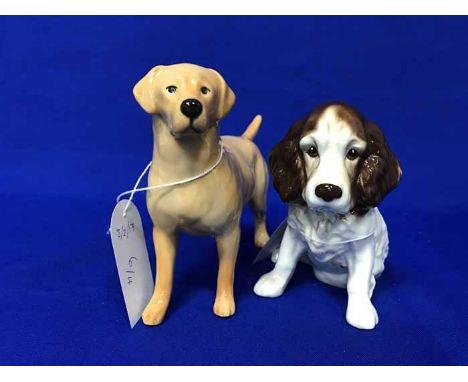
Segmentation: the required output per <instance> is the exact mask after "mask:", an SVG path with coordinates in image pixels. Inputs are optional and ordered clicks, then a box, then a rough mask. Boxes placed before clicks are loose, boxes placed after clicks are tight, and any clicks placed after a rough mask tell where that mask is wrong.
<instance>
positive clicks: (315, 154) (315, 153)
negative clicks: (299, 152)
mask: <svg viewBox="0 0 468 382" xmlns="http://www.w3.org/2000/svg"><path fill="white" fill-rule="evenodd" d="M306 154H307V155H308V156H310V157H312V158H316V157H318V150H317V147H315V146H310V147H309V149H308V150H307V151H306Z"/></svg>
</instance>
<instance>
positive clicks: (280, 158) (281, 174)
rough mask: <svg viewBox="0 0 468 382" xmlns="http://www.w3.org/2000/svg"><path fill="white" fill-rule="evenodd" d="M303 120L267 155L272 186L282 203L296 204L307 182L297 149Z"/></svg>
mask: <svg viewBox="0 0 468 382" xmlns="http://www.w3.org/2000/svg"><path fill="white" fill-rule="evenodd" d="M304 123H305V119H301V120H300V121H297V122H296V123H295V124H294V125H293V127H291V128H290V129H289V131H288V132H287V134H286V135H285V137H284V138H283V139H282V140H281V141H280V142H278V144H277V145H276V146H275V147H274V148H273V150H271V152H270V155H269V161H270V168H271V174H272V177H273V186H274V187H275V189H276V191H277V192H278V194H279V196H280V198H281V200H282V201H283V202H287V203H289V202H296V201H300V200H301V198H302V190H303V189H304V187H305V185H306V182H307V175H306V173H305V167H304V159H303V157H302V153H301V150H300V148H299V140H300V138H301V134H302V130H303V127H304Z"/></svg>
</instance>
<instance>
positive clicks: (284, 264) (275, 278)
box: [254, 226, 306, 297]
mask: <svg viewBox="0 0 468 382" xmlns="http://www.w3.org/2000/svg"><path fill="white" fill-rule="evenodd" d="M305 250H306V244H305V243H304V241H303V239H302V237H301V235H300V234H299V232H297V231H296V230H293V229H292V228H290V227H289V226H288V227H287V228H286V231H285V232H284V235H283V239H282V240H281V246H280V250H279V255H278V260H277V261H276V264H275V268H274V269H273V270H272V271H271V272H268V273H266V274H264V275H263V276H262V277H260V279H259V280H258V281H257V283H256V284H255V287H254V292H255V294H257V295H258V296H262V297H278V296H281V295H282V294H283V292H284V290H285V288H286V286H287V285H288V282H289V280H290V279H291V277H292V275H293V273H294V270H295V269H296V265H297V262H298V261H299V258H300V257H301V255H302V254H303V253H304V252H305Z"/></svg>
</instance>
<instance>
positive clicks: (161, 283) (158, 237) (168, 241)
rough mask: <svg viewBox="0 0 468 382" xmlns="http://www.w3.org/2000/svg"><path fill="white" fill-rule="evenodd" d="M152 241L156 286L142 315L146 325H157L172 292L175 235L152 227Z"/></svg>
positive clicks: (162, 316)
mask: <svg viewBox="0 0 468 382" xmlns="http://www.w3.org/2000/svg"><path fill="white" fill-rule="evenodd" d="M153 241H154V248H155V251H156V284H155V288H154V292H153V296H152V297H151V300H150V302H149V303H148V305H147V306H146V308H145V310H144V311H143V315H142V318H143V322H144V323H145V324H146V325H159V324H160V323H161V322H162V321H163V319H164V316H165V315H166V311H167V307H168V306H169V301H170V299H171V292H172V282H173V276H174V263H175V257H176V251H177V234H176V233H175V232H166V231H163V230H161V229H158V228H156V227H154V228H153Z"/></svg>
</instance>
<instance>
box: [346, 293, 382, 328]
mask: <svg viewBox="0 0 468 382" xmlns="http://www.w3.org/2000/svg"><path fill="white" fill-rule="evenodd" d="M346 321H348V324H350V325H352V326H354V327H355V328H358V329H374V328H375V326H376V325H377V324H378V323H379V316H378V315H377V311H376V310H375V308H374V305H372V303H371V302H370V300H369V299H368V298H366V297H352V298H349V299H348V308H347V309H346Z"/></svg>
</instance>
